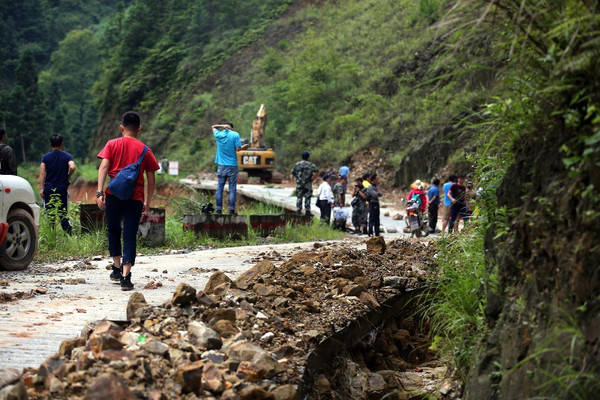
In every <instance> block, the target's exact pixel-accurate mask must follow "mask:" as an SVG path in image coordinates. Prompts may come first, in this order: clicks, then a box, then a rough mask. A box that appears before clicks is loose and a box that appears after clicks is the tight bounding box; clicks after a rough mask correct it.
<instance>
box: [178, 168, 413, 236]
mask: <svg viewBox="0 0 600 400" xmlns="http://www.w3.org/2000/svg"><path fill="white" fill-rule="evenodd" d="M181 182H182V183H184V184H187V185H190V186H192V187H194V188H196V189H202V190H213V191H214V190H216V189H217V182H216V181H213V180H200V181H198V180H192V179H182V180H181ZM225 188H226V189H227V186H225ZM237 192H238V194H240V195H242V196H246V197H249V198H251V199H254V200H257V201H261V202H264V203H270V204H275V205H277V206H279V207H282V208H285V209H286V210H290V211H296V197H295V196H292V193H293V192H294V188H293V187H286V186H277V185H276V186H271V185H269V186H265V185H259V184H242V185H237ZM313 192H314V193H316V188H314V189H313ZM225 199H226V197H225ZM346 201H347V202H348V201H350V199H349V196H348V195H346ZM316 202H317V199H316V197H315V196H313V197H312V199H311V203H312V204H311V211H312V213H313V214H315V215H321V213H320V211H319V208H318V207H317V206H316ZM344 210H346V211H347V212H348V221H351V220H352V207H344ZM386 214H388V215H387V216H386ZM396 214H402V215H404V214H405V211H402V210H400V209H398V208H394V207H391V206H387V205H386V204H385V203H383V204H382V208H381V226H382V227H383V229H384V231H385V232H390V231H391V232H393V233H395V232H394V231H396V232H402V229H403V228H404V227H405V224H404V221H403V220H394V219H393V218H392V217H393V216H394V215H396Z"/></svg>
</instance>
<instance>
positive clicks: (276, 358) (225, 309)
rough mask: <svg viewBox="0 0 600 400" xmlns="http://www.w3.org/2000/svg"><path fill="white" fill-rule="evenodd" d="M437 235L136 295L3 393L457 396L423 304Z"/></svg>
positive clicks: (289, 260) (332, 250)
mask: <svg viewBox="0 0 600 400" xmlns="http://www.w3.org/2000/svg"><path fill="white" fill-rule="evenodd" d="M431 243H432V242H423V241H413V240H402V239H400V240H395V241H391V242H389V243H387V244H386V243H385V242H383V240H378V239H373V240H371V242H368V243H367V244H366V246H365V244H364V243H360V244H357V245H356V246H351V245H349V244H348V243H346V242H338V243H330V244H325V245H323V244H321V243H316V244H314V245H313V247H312V248H311V249H308V250H306V249H304V250H301V251H297V252H295V253H293V254H291V256H287V255H283V254H282V253H281V252H279V251H268V252H262V253H259V254H256V255H254V256H253V257H251V258H250V260H249V261H251V262H252V263H254V266H253V267H252V268H250V269H249V270H247V271H246V272H244V273H242V274H241V275H239V276H237V278H235V279H234V280H232V279H231V278H230V277H229V276H228V274H227V273H223V272H222V271H217V272H214V273H213V274H212V275H211V277H210V279H209V280H208V282H207V283H206V285H204V286H198V285H194V284H189V283H185V282H181V283H180V284H179V285H178V286H177V288H176V289H175V292H174V294H173V296H172V297H171V298H170V300H168V301H167V302H165V303H163V304H160V305H152V304H149V303H148V302H147V301H146V299H145V297H144V295H143V294H142V293H134V294H133V295H131V297H130V298H129V301H128V304H127V306H126V313H127V321H120V322H109V321H106V320H105V321H100V322H96V323H93V324H89V325H88V326H87V327H86V328H84V329H83V331H82V332H81V336H80V337H79V338H73V339H69V340H66V341H64V342H63V343H62V344H61V345H60V347H59V349H58V353H57V354H56V355H54V356H52V357H50V358H48V359H47V360H46V361H44V362H43V363H42V365H41V366H40V367H39V368H30V369H26V370H25V371H24V374H23V375H21V374H20V372H19V371H13V375H12V378H11V379H8V378H7V379H5V381H6V382H8V381H10V383H9V384H8V385H7V386H5V388H4V389H2V390H3V391H4V390H11V391H12V392H13V393H16V394H19V393H20V394H24V393H27V395H28V396H29V398H34V399H37V398H39V399H41V398H69V399H78V398H81V399H83V398H85V399H96V398H98V399H100V398H104V399H105V398H122V399H129V398H131V399H135V398H142V399H179V398H184V399H196V398H203V399H218V398H220V399H277V400H282V399H294V398H315V399H326V398H332V399H348V398H353V399H354V398H356V399H377V398H383V397H385V398H388V399H412V398H415V399H416V398H424V396H431V397H433V398H455V397H456V396H457V395H458V394H459V390H458V388H457V387H456V385H455V384H454V383H453V381H452V380H451V379H449V373H448V371H447V369H446V367H445V366H444V365H443V364H442V363H440V362H439V361H437V360H436V355H435V354H433V353H432V352H431V351H430V350H429V338H428V335H427V332H426V323H425V324H423V323H422V321H421V320H420V317H418V315H416V314H415V312H414V311H415V308H416V303H415V301H416V299H418V296H417V295H418V293H420V290H421V288H422V287H423V284H424V282H425V281H426V279H427V276H428V275H429V274H431V273H432V259H433V255H434V254H435V246H434V245H433V244H431ZM365 247H366V248H365ZM5 375H6V373H5ZM6 382H5V384H6ZM0 393H1V392H0ZM15 398H24V397H15Z"/></svg>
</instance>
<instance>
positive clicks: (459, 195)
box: [448, 175, 469, 232]
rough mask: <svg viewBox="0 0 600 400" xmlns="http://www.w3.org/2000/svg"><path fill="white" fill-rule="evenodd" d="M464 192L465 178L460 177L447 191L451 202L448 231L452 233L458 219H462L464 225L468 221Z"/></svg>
mask: <svg viewBox="0 0 600 400" xmlns="http://www.w3.org/2000/svg"><path fill="white" fill-rule="evenodd" d="M466 191H467V188H466V187H465V176H464V175H461V176H459V177H458V182H457V183H455V184H454V185H452V186H451V187H450V190H449V191H448V198H450V201H451V202H452V206H450V223H449V224H448V230H449V231H450V232H453V230H454V223H455V222H457V221H456V220H457V219H458V217H462V219H463V221H465V223H466V222H467V221H468V220H469V212H468V211H467V201H466ZM456 231H458V223H457V224H456Z"/></svg>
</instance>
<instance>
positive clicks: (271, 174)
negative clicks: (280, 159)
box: [237, 104, 283, 183]
mask: <svg viewBox="0 0 600 400" xmlns="http://www.w3.org/2000/svg"><path fill="white" fill-rule="evenodd" d="M266 125H267V109H266V108H265V106H264V104H261V105H260V108H259V109H258V112H257V113H256V117H255V118H254V121H252V130H251V131H250V146H249V147H248V148H246V149H244V150H240V151H238V152H237V159H238V168H239V170H240V173H239V174H238V183H248V177H250V176H256V177H258V178H260V180H261V182H269V183H281V181H282V178H283V176H282V175H281V174H280V173H279V172H277V171H275V152H274V151H273V149H272V148H270V147H267V146H265V127H266Z"/></svg>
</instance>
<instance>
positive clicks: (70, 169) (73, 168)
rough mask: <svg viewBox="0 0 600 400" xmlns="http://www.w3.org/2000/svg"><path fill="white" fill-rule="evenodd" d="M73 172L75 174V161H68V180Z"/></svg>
mask: <svg viewBox="0 0 600 400" xmlns="http://www.w3.org/2000/svg"><path fill="white" fill-rule="evenodd" d="M74 172H75V161H73V160H71V161H69V178H70V177H71V176H72V175H73V173H74Z"/></svg>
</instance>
